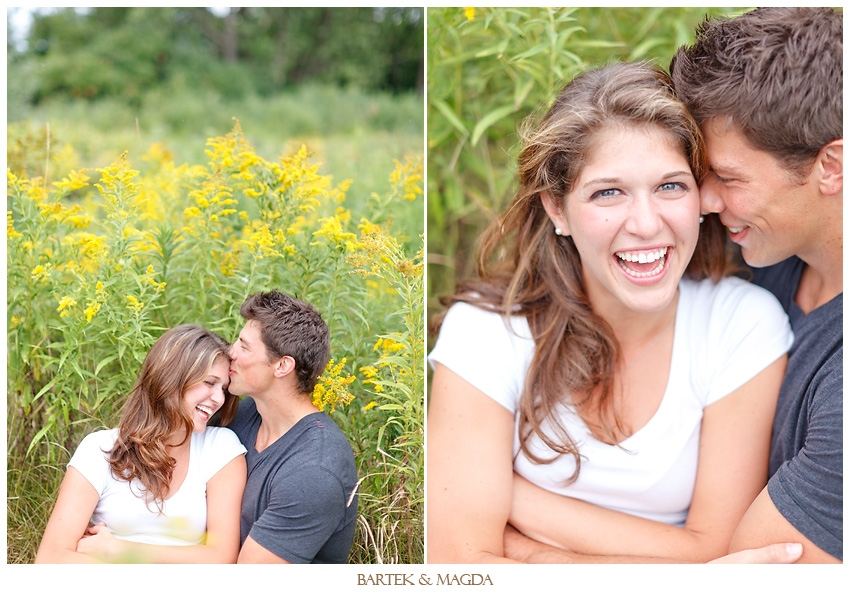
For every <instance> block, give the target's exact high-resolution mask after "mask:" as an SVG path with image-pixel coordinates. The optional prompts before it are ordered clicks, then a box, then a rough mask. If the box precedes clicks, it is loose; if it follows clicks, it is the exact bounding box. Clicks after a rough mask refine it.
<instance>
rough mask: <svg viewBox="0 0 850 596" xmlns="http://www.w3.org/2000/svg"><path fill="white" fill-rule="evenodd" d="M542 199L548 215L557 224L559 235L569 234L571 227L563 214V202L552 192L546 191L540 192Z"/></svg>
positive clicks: (556, 228)
mask: <svg viewBox="0 0 850 596" xmlns="http://www.w3.org/2000/svg"><path fill="white" fill-rule="evenodd" d="M540 201H541V202H542V203H543V208H544V209H545V210H546V215H548V216H549V219H550V220H551V221H552V224H553V225H554V226H555V230H556V232H555V233H556V234H558V235H559V236H569V235H570V228H569V226H568V225H567V220H566V219H564V216H563V215H561V203H559V202H557V201H556V200H555V199H554V197H553V196H552V193H550V192H548V191H544V192H541V193H540Z"/></svg>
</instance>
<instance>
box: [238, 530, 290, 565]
mask: <svg viewBox="0 0 850 596" xmlns="http://www.w3.org/2000/svg"><path fill="white" fill-rule="evenodd" d="M236 562H237V563H286V564H289V561H287V560H286V559H283V558H281V557H278V556H277V555H276V554H274V553H273V552H272V551H270V550H268V549H267V548H264V547H262V546H260V545H259V544H258V543H257V541H256V540H254V539H253V538H251V537H250V536H248V538H246V539H245V544H243V545H242V550H240V551H239V560H237V561H236Z"/></svg>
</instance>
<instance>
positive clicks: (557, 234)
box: [555, 228, 561, 236]
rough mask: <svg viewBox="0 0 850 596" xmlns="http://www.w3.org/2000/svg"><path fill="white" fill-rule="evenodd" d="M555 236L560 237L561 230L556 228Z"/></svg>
mask: <svg viewBox="0 0 850 596" xmlns="http://www.w3.org/2000/svg"><path fill="white" fill-rule="evenodd" d="M555 235H556V236H560V235H561V228H555Z"/></svg>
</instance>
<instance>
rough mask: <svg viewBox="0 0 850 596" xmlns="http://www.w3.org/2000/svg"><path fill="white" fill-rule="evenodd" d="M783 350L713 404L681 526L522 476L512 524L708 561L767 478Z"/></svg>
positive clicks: (552, 536) (622, 549) (562, 540)
mask: <svg viewBox="0 0 850 596" xmlns="http://www.w3.org/2000/svg"><path fill="white" fill-rule="evenodd" d="M785 362H786V358H785V356H783V357H782V358H780V359H778V360H777V361H776V362H774V363H773V364H771V365H770V366H769V367H767V368H766V369H765V370H763V371H762V372H761V373H759V374H758V375H757V376H756V377H755V378H753V379H752V380H750V381H749V382H748V383H746V384H745V385H743V386H742V387H740V388H739V389H737V390H736V391H734V392H733V393H731V394H730V395H728V396H726V397H725V398H723V399H721V400H719V401H718V402H716V403H714V404H712V405H710V406H708V407H707V408H706V409H705V412H704V418H703V424H702V433H701V436H700V458H699V467H698V472H697V480H696V486H695V489H694V499H693V502H692V503H691V508H690V512H689V514H688V519H687V521H686V523H685V526H684V527H683V528H680V527H676V526H672V525H669V524H664V523H660V522H654V521H650V520H646V519H643V518H640V517H635V516H631V515H627V514H624V513H620V512H617V511H611V510H609V509H605V508H602V507H598V506H596V505H592V504H590V503H586V502H583V501H580V500H577V499H571V498H568V497H564V496H561V495H556V494H554V493H550V492H548V491H545V490H543V489H541V488H539V487H537V486H535V485H533V484H531V483H530V482H528V481H526V480H524V479H522V478H519V477H517V480H516V482H515V487H514V503H513V509H512V513H511V523H512V524H513V525H514V526H516V527H517V528H518V529H519V530H520V531H522V532H523V533H524V534H526V535H527V536H529V537H531V538H534V539H535V540H538V541H540V542H543V543H546V544H551V545H553V546H558V547H561V548H565V549H568V550H571V551H575V552H577V553H582V554H595V555H611V554H621V555H624V554H625V555H645V556H654V557H669V558H677V559H684V560H688V561H709V560H711V559H714V558H717V557H721V556H723V555H726V554H727V553H728V552H729V545H730V542H731V540H732V535H733V533H734V532H735V529H736V527H737V526H738V522H739V521H740V520H741V518H742V517H743V516H744V513H745V512H746V511H747V508H748V507H749V506H750V504H751V503H752V502H753V501H754V500H755V498H756V496H757V495H758V494H759V492H760V491H761V490H762V488H763V487H764V485H765V484H766V482H767V467H768V464H767V461H768V452H769V447H770V433H771V425H772V421H773V413H774V410H775V408H776V396H777V395H778V393H779V386H780V384H781V382H782V376H783V374H784V371H785Z"/></svg>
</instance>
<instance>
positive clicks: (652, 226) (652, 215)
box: [626, 197, 663, 238]
mask: <svg viewBox="0 0 850 596" xmlns="http://www.w3.org/2000/svg"><path fill="white" fill-rule="evenodd" d="M659 208H660V205H659V204H657V203H656V202H655V201H653V200H652V199H651V198H649V197H637V198H635V199H634V200H633V201H632V203H631V205H630V206H629V213H628V219H627V220H626V231H627V232H629V233H630V234H634V235H635V236H640V237H642V238H652V237H653V236H655V235H656V234H658V232H660V231H661V228H662V227H663V223H662V218H661V213H660V211H659Z"/></svg>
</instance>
